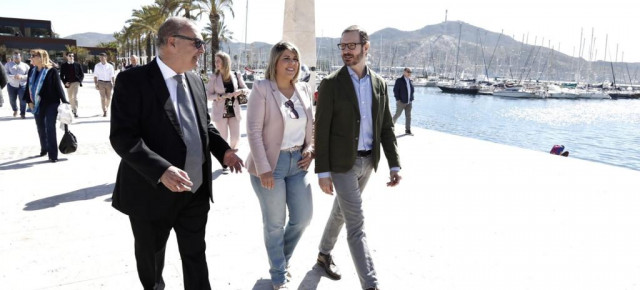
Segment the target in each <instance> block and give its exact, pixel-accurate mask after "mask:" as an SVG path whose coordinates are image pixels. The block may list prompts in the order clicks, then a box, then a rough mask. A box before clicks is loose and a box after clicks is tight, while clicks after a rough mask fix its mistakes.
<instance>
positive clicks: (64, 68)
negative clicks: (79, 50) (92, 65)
mask: <svg viewBox="0 0 640 290" xmlns="http://www.w3.org/2000/svg"><path fill="white" fill-rule="evenodd" d="M71 66H73V71H74V73H75V75H76V78H77V79H78V81H80V86H82V80H83V79H84V72H83V71H82V66H81V65H80V64H79V63H77V62H75V61H74V62H73V65H70V64H69V63H68V62H65V63H63V64H62V65H61V66H60V79H61V80H62V83H63V84H64V83H67V82H71V81H70V80H69V79H68V78H67V72H68V71H69V70H71Z"/></svg>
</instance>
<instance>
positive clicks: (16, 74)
mask: <svg viewBox="0 0 640 290" xmlns="http://www.w3.org/2000/svg"><path fill="white" fill-rule="evenodd" d="M12 60H13V61H12V62H10V63H7V64H8V66H7V75H8V76H7V78H8V79H9V86H8V87H7V91H8V92H9V103H11V109H13V116H14V117H17V116H18V104H17V101H19V102H20V107H19V109H20V118H22V119H24V118H25V110H26V108H27V103H26V102H25V101H24V99H23V98H22V96H24V90H25V87H26V85H27V78H28V77H27V73H28V72H29V65H27V64H26V63H24V62H22V56H21V55H20V52H17V51H16V52H14V53H13V57H12Z"/></svg>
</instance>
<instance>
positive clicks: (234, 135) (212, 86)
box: [207, 51, 251, 149]
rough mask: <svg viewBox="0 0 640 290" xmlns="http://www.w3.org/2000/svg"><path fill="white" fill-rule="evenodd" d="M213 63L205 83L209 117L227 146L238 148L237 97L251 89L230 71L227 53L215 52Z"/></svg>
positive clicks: (240, 77) (238, 106) (238, 113)
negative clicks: (208, 102)
mask: <svg viewBox="0 0 640 290" xmlns="http://www.w3.org/2000/svg"><path fill="white" fill-rule="evenodd" d="M214 64H215V68H216V70H215V73H214V74H213V75H211V77H210V78H209V82H208V83H207V99H208V100H211V101H213V106H212V107H211V119H212V120H213V123H214V124H215V125H216V128H217V129H218V131H220V135H221V136H222V138H224V139H225V140H226V141H227V142H228V143H229V146H231V148H232V149H238V141H239V140H240V120H241V119H242V115H241V112H242V110H241V109H240V104H239V102H238V97H239V96H240V95H245V96H246V95H248V94H249V92H251V91H250V90H249V89H248V88H247V85H246V84H245V83H244V80H243V79H242V76H241V75H240V74H239V73H237V72H236V73H234V74H232V73H231V70H230V67H231V58H230V57H229V55H228V54H226V53H224V52H222V51H220V52H218V53H216V55H215V58H214ZM229 137H230V138H229ZM229 139H231V140H229Z"/></svg>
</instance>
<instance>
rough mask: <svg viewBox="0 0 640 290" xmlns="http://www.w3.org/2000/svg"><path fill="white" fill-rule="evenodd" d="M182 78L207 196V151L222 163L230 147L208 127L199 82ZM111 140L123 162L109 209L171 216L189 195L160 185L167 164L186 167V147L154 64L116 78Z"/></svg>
mask: <svg viewBox="0 0 640 290" xmlns="http://www.w3.org/2000/svg"><path fill="white" fill-rule="evenodd" d="M185 75H186V79H187V84H188V86H189V90H190V92H191V95H192V97H193V100H194V104H195V110H196V116H197V117H198V121H199V122H198V123H199V126H198V127H199V129H200V138H201V140H202V148H203V151H204V155H205V163H204V164H203V166H202V171H203V174H204V178H203V183H202V187H201V188H200V189H199V190H198V194H203V192H206V194H208V195H209V197H210V198H211V155H210V154H209V152H211V153H212V154H213V155H214V156H215V157H216V158H217V159H218V161H219V162H220V163H222V160H223V158H224V153H225V152H226V151H227V150H228V149H230V148H229V145H228V144H227V142H226V141H225V140H224V139H222V137H220V133H219V132H218V130H216V129H215V128H214V127H213V124H211V121H210V119H209V114H207V97H206V95H205V90H204V84H203V83H202V80H201V79H200V78H199V77H198V76H196V75H195V74H193V73H191V72H187V73H185ZM109 139H110V141H111V145H112V146H113V149H114V150H115V151H116V153H118V155H120V157H121V158H122V161H121V162H120V166H119V168H118V175H117V178H116V185H115V189H114V191H113V204H112V205H113V207H115V208H116V209H118V210H120V211H121V212H123V213H125V214H128V215H133V216H136V217H140V218H146V219H157V218H163V217H168V216H170V215H171V214H173V213H174V210H175V206H176V205H177V204H178V202H179V199H180V198H181V195H184V194H191V193H186V192H183V193H174V192H171V191H169V190H168V189H167V188H166V187H165V186H164V185H163V184H162V183H160V182H159V181H160V177H161V176H162V174H163V173H164V172H165V170H166V169H167V168H169V166H171V165H173V166H176V167H179V168H182V169H184V164H185V157H186V151H187V147H186V145H185V143H184V141H183V139H182V130H181V129H180V123H179V120H178V116H177V114H176V112H175V109H174V107H173V103H172V102H171V99H170V97H169V90H168V89H167V85H166V83H165V81H164V79H163V77H162V73H161V72H160V67H158V63H157V60H154V61H152V62H151V63H149V64H147V65H144V66H141V67H137V68H133V69H130V70H126V71H123V72H121V73H119V74H118V77H117V79H116V83H115V88H114V93H113V100H112V104H111V134H110V136H109Z"/></svg>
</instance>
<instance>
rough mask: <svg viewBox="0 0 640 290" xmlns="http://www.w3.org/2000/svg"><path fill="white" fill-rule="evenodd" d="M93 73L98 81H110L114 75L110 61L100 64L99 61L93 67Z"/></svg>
mask: <svg viewBox="0 0 640 290" xmlns="http://www.w3.org/2000/svg"><path fill="white" fill-rule="evenodd" d="M93 75H94V76H95V77H97V78H98V80H99V81H103V82H111V80H112V78H113V77H114V75H115V71H114V70H113V66H112V65H111V64H110V63H106V64H102V63H101V62H99V63H97V64H96V66H95V68H94V69H93Z"/></svg>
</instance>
